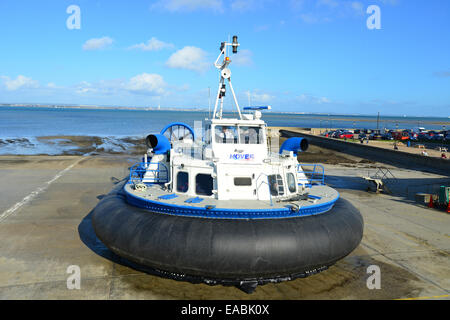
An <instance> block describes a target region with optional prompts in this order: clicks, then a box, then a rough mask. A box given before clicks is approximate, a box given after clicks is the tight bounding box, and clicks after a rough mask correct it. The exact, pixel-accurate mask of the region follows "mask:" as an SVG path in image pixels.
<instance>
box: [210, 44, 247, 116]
mask: <svg viewBox="0 0 450 320" xmlns="http://www.w3.org/2000/svg"><path fill="white" fill-rule="evenodd" d="M229 38H230V37H229V36H228V42H222V43H221V44H220V49H219V50H220V54H219V56H218V57H217V59H216V61H215V62H214V66H215V67H216V68H217V69H219V70H220V81H219V89H218V90H217V97H216V103H215V105H214V112H213V118H215V117H216V114H217V115H218V117H219V119H222V112H223V98H224V97H225V93H226V84H225V80H226V79H227V80H228V84H229V85H230V89H231V93H232V94H233V100H234V103H235V105H236V109H237V111H238V113H239V118H240V119H242V114H241V109H240V108H239V104H238V102H237V99H236V94H235V93H234V89H233V85H232V84H231V70H230V69H229V68H228V66H229V65H230V63H231V60H230V58H229V57H228V55H227V52H228V50H227V49H228V47H229V46H232V47H233V54H236V53H237V51H238V46H239V43H238V40H237V36H233V42H232V43H231V42H230V40H229ZM222 55H223V56H224V57H223V61H222V62H221V63H219V59H220V57H221V56H222ZM219 102H220V110H219V112H218V113H217V107H218V105H219Z"/></svg>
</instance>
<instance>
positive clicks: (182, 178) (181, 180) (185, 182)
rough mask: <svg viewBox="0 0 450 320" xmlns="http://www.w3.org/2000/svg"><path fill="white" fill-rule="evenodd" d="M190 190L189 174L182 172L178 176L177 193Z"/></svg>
mask: <svg viewBox="0 0 450 320" xmlns="http://www.w3.org/2000/svg"><path fill="white" fill-rule="evenodd" d="M188 189H189V174H188V173H187V172H183V171H180V172H178V174H177V191H178V192H183V193H185V192H187V191H188Z"/></svg>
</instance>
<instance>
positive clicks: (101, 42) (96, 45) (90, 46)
mask: <svg viewBox="0 0 450 320" xmlns="http://www.w3.org/2000/svg"><path fill="white" fill-rule="evenodd" d="M113 42H114V40H113V39H111V38H110V37H103V38H93V39H89V40H88V41H86V42H85V43H84V44H83V50H101V49H105V48H107V47H108V46H110V45H111V44H112V43H113Z"/></svg>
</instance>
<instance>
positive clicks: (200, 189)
mask: <svg viewBox="0 0 450 320" xmlns="http://www.w3.org/2000/svg"><path fill="white" fill-rule="evenodd" d="M212 190H213V178H212V177H211V175H210V174H203V173H199V174H198V175H197V176H196V177H195V193H196V194H198V195H201V196H210V195H212Z"/></svg>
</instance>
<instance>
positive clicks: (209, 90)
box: [208, 87, 211, 118]
mask: <svg viewBox="0 0 450 320" xmlns="http://www.w3.org/2000/svg"><path fill="white" fill-rule="evenodd" d="M208 118H211V88H210V87H208Z"/></svg>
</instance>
